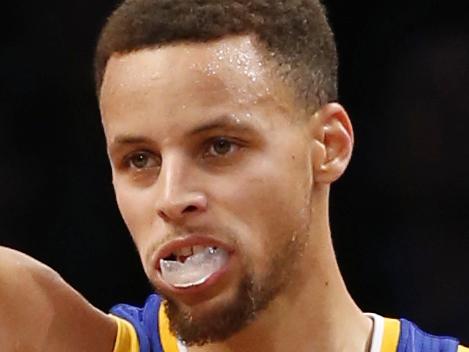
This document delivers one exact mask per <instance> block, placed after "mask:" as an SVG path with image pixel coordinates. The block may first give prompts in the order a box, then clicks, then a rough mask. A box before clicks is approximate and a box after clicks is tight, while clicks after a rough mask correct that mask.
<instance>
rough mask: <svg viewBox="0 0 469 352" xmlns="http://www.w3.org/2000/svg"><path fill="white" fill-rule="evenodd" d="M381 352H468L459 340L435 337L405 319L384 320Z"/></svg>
mask: <svg viewBox="0 0 469 352" xmlns="http://www.w3.org/2000/svg"><path fill="white" fill-rule="evenodd" d="M383 328H384V329H383V335H382V336H383V339H382V346H381V349H380V351H381V352H396V351H397V352H469V350H468V349H467V348H465V347H463V346H461V345H460V344H459V340H458V339H456V338H454V337H449V336H437V335H433V334H430V333H427V332H425V331H423V330H422V329H420V328H419V327H418V326H417V325H416V324H414V323H412V322H410V321H409V320H406V319H399V320H397V319H388V318H385V319H384V324H383Z"/></svg>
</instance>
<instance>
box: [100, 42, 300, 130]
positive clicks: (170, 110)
mask: <svg viewBox="0 0 469 352" xmlns="http://www.w3.org/2000/svg"><path fill="white" fill-rule="evenodd" d="M292 99H293V97H292V95H291V94H290V91H289V90H288V88H287V87H286V86H285V85H284V84H283V83H282V82H281V81H280V80H278V79H275V77H274V76H273V75H272V69H271V64H269V63H268V62H267V61H266V60H265V58H264V55H263V54H262V52H261V50H260V49H259V48H258V46H257V44H256V42H255V39H253V38H252V37H251V36H247V35H246V36H233V37H227V38H222V39H220V40H217V41H212V42H208V43H177V44H173V45H168V46H164V47H161V48H149V49H144V50H138V51H135V52H132V53H127V54H115V55H113V56H112V57H111V58H110V60H109V62H108V65H107V67H106V72H105V75H104V80H103V85H102V89H101V97H100V106H101V112H102V116H103V122H104V125H105V128H106V125H107V122H108V121H107V120H108V119H109V117H110V116H112V118H113V119H115V118H116V117H119V116H123V115H126V116H128V115H129V113H131V114H132V115H133V116H134V117H138V116H143V115H148V111H149V110H150V109H151V110H152V112H153V114H154V115H155V116H159V117H166V118H170V117H174V116H175V115H177V114H178V113H179V112H180V111H181V110H184V109H186V108H190V109H192V111H196V110H197V109H200V111H201V112H202V111H203V112H208V111H209V110H210V109H215V110H217V109H228V110H241V109H245V110H246V109H247V108H254V107H256V106H258V105H262V104H264V105H266V104H267V105H269V104H270V105H271V107H273V106H275V107H276V108H288V107H291V106H292ZM229 112H230V111H224V112H222V113H229ZM233 112H234V111H233ZM214 113H215V112H214ZM147 117H148V116H147Z"/></svg>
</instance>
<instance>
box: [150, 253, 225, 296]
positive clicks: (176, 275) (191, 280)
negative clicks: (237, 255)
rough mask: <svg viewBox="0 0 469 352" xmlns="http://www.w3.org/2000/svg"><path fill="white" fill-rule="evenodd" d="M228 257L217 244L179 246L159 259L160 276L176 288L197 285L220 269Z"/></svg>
mask: <svg viewBox="0 0 469 352" xmlns="http://www.w3.org/2000/svg"><path fill="white" fill-rule="evenodd" d="M228 259H229V253H228V252H227V251H226V250H225V249H223V248H220V247H218V246H201V245H196V246H186V247H180V248H178V249H175V250H174V251H172V252H171V253H170V254H169V255H167V256H165V257H164V258H162V259H160V261H159V266H160V272H161V277H162V278H163V280H164V281H165V282H166V283H168V284H169V285H171V286H173V287H176V288H189V287H193V286H199V285H202V284H204V283H205V282H206V281H207V280H208V279H209V278H210V277H211V276H212V275H213V274H215V273H216V272H218V271H219V270H221V269H222V268H223V267H224V266H225V265H226V263H227V262H228Z"/></svg>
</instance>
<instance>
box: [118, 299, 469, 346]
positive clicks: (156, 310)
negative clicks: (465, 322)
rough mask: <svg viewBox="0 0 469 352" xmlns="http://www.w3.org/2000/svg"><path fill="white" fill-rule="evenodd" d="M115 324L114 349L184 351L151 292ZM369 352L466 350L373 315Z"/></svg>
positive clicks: (406, 324)
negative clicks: (116, 330) (141, 305)
mask: <svg viewBox="0 0 469 352" xmlns="http://www.w3.org/2000/svg"><path fill="white" fill-rule="evenodd" d="M111 315H112V316H113V317H114V318H115V319H116V321H117V324H118V333H117V338H116V343H115V347H114V352H185V351H186V348H185V347H184V346H183V345H182V344H181V343H179V342H178V340H177V338H176V337H174V336H173V335H172V334H171V332H170V329H169V321H168V318H167V317H166V314H165V312H164V307H163V304H162V300H161V298H160V297H159V296H157V295H151V296H150V297H149V298H148V299H147V301H146V303H145V305H144V306H143V308H137V307H133V306H129V305H126V304H120V305H117V306H115V307H113V308H112V309H111ZM372 316H373V319H374V332H373V337H372V347H371V350H372V352H375V351H376V352H469V348H466V347H463V346H460V345H459V341H458V340H457V339H455V338H452V337H444V336H434V335H430V334H427V333H425V332H423V331H422V330H420V329H419V328H418V327H417V326H416V325H415V324H413V323H411V322H410V321H408V320H405V319H400V320H397V319H388V318H382V317H379V316H377V315H372Z"/></svg>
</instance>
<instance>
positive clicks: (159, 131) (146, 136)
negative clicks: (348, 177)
mask: <svg viewBox="0 0 469 352" xmlns="http://www.w3.org/2000/svg"><path fill="white" fill-rule="evenodd" d="M100 103H101V110H102V117H103V125H104V129H105V133H106V140H107V144H108V150H109V155H110V159H111V163H112V170H113V183H114V187H115V192H116V196H117V201H118V205H119V208H120V211H121V213H122V216H123V218H124V220H125V222H126V224H127V226H128V228H129V230H130V233H131V234H132V237H133V240H134V242H135V244H136V246H137V248H138V251H139V254H140V257H141V260H142V263H143V267H144V270H145V272H146V274H147V276H148V278H149V279H150V281H151V283H152V284H153V285H154V287H155V288H156V290H157V291H158V292H159V293H160V294H162V295H163V296H164V297H165V298H167V302H168V303H167V312H168V315H169V318H170V321H171V325H172V327H173V329H174V330H175V332H176V333H177V334H178V335H179V336H180V337H181V338H182V339H183V340H185V341H186V343H188V344H191V343H192V344H194V343H198V344H201V343H205V342H208V341H217V340H222V339H225V338H227V337H229V336H231V335H232V334H234V333H235V332H237V331H239V330H240V329H241V328H243V327H244V326H245V325H246V324H247V323H248V322H249V321H252V320H253V319H254V318H255V317H256V313H258V312H259V311H260V310H262V309H264V308H266V307H267V306H268V304H269V303H270V302H271V301H273V300H275V298H276V297H278V296H279V295H281V294H282V293H284V292H286V290H287V289H288V287H289V286H291V285H292V284H293V283H297V282H296V281H295V278H296V276H298V275H295V274H296V273H297V271H298V270H297V269H298V266H301V260H300V259H301V258H302V252H303V249H304V247H305V245H306V244H307V242H308V234H309V229H310V226H311V223H310V222H311V220H310V212H311V197H312V189H313V182H312V179H313V175H312V168H311V147H310V144H311V143H310V137H309V134H308V132H307V131H306V129H305V128H304V122H302V121H304V119H302V118H301V117H302V116H299V115H301V114H302V112H301V110H300V109H299V108H297V107H296V106H295V102H294V99H293V97H292V94H291V92H290V90H289V89H287V87H286V86H285V85H284V84H282V83H281V82H280V81H279V80H277V79H274V76H273V75H272V74H271V70H269V65H267V64H266V61H265V60H264V59H263V57H262V55H261V54H260V51H259V49H257V48H256V46H255V44H254V40H253V39H252V38H251V37H250V36H239V37H230V38H224V39H222V40H218V41H215V42H210V43H186V44H175V45H171V46H164V47H162V48H157V49H146V50H141V51H137V52H134V53H130V54H125V55H114V56H113V57H112V58H111V59H110V61H109V63H108V66H107V70H106V74H105V79H104V84H103V87H102V91H101V101H100ZM313 225H314V224H313ZM202 252H203V253H205V254H203V255H201V254H200V253H202ZM195 253H199V256H198V258H197V259H194V260H193V259H190V260H189V259H188V258H190V257H193V258H195V257H194V254H195ZM214 253H215V254H214ZM162 260H163V261H162ZM186 265H187V266H186ZM162 266H164V267H165V268H166V272H165V273H162V271H163V269H162Z"/></svg>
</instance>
